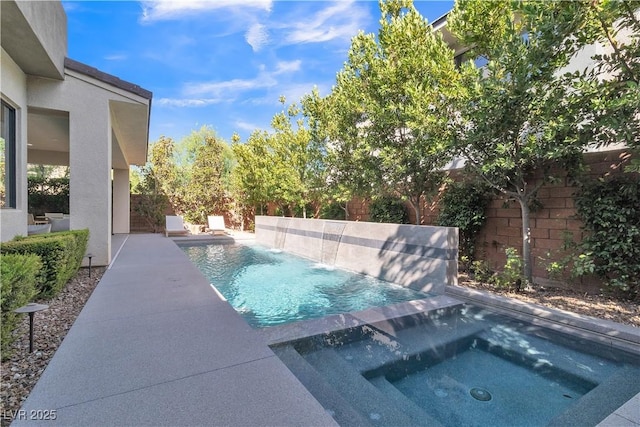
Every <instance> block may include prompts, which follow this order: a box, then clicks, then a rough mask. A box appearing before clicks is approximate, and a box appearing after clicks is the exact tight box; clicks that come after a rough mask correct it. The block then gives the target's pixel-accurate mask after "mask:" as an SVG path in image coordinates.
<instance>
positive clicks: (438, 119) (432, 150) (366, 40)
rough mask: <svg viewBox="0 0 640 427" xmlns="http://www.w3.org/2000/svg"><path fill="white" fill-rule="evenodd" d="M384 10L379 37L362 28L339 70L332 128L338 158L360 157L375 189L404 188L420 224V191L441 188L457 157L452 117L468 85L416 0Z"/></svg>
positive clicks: (397, 1) (427, 193) (423, 194)
mask: <svg viewBox="0 0 640 427" xmlns="http://www.w3.org/2000/svg"><path fill="white" fill-rule="evenodd" d="M380 10H381V14H382V17H381V19H380V29H379V31H378V36H377V38H376V36H375V35H373V34H364V33H360V34H358V35H357V36H356V37H355V38H354V39H353V41H352V45H351V49H350V51H349V59H348V61H347V62H346V63H345V65H344V68H343V69H342V70H341V71H340V72H339V73H338V76H337V83H336V86H335V87H334V90H333V93H332V95H331V96H330V98H329V101H328V102H329V103H330V104H331V111H332V113H333V114H332V116H333V117H330V120H332V122H333V123H335V124H334V125H330V126H328V130H329V131H331V135H330V136H331V140H332V141H335V145H336V151H335V152H336V153H337V154H338V158H339V159H340V160H342V159H345V158H347V157H350V158H351V159H352V160H353V161H355V162H357V163H358V168H357V169H356V171H357V173H358V174H359V175H360V177H361V178H362V179H364V180H365V181H368V182H369V183H371V188H370V192H371V193H373V194H398V195H401V196H402V197H403V198H405V199H406V200H408V201H409V203H410V204H411V206H412V207H413V209H414V212H415V215H416V223H417V224H419V223H420V222H421V199H422V198H430V197H432V196H433V195H434V194H435V193H436V192H437V190H438V189H439V187H440V186H441V184H442V183H443V180H444V178H445V174H444V172H443V169H444V166H445V165H446V164H447V163H448V162H449V161H450V160H451V158H452V156H451V154H450V150H449V147H450V144H451V141H452V134H451V131H450V127H449V126H447V123H448V122H449V121H450V120H451V119H452V115H453V114H454V110H453V108H452V107H453V105H454V104H453V102H452V100H453V99H455V98H457V97H459V96H461V95H462V94H463V93H464V91H463V87H462V86H461V85H460V82H461V73H458V72H456V69H455V64H454V57H453V51H452V50H451V49H450V48H449V46H448V45H447V43H446V42H445V41H444V40H443V39H442V35H441V34H440V33H438V32H434V31H433V29H432V28H431V26H430V25H429V24H428V22H427V21H426V20H425V19H424V18H423V17H422V16H421V15H420V14H419V12H418V11H417V10H416V9H415V7H414V6H413V2H412V1H411V0H388V1H382V2H380ZM351 164H352V163H351V162H347V164H346V165H347V167H349V166H351ZM338 167H339V166H338ZM349 175H350V176H353V172H349Z"/></svg>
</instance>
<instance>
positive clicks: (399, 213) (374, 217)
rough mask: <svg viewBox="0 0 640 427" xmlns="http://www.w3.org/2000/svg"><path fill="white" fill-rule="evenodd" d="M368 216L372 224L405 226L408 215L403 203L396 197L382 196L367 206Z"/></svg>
mask: <svg viewBox="0 0 640 427" xmlns="http://www.w3.org/2000/svg"><path fill="white" fill-rule="evenodd" d="M369 215H370V217H371V221H373V222H388V223H393V224H406V223H407V222H409V215H408V214H407V209H406V208H405V205H404V202H403V201H402V200H400V199H398V198H397V197H393V196H382V197H379V198H376V199H374V200H373V201H372V202H371V204H370V205H369Z"/></svg>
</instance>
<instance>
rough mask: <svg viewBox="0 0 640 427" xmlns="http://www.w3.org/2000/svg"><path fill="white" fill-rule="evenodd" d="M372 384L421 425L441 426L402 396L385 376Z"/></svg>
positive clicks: (373, 379) (372, 381)
mask: <svg viewBox="0 0 640 427" xmlns="http://www.w3.org/2000/svg"><path fill="white" fill-rule="evenodd" d="M369 381H370V382H371V384H373V385H375V386H376V387H377V388H378V389H380V390H381V391H382V392H383V393H384V394H385V395H386V396H387V397H388V398H389V399H391V400H392V401H393V402H395V403H396V404H397V405H398V406H399V407H401V408H402V411H403V412H404V413H405V414H407V415H408V416H409V417H411V418H413V419H414V420H419V422H420V423H422V424H424V425H428V426H439V425H441V424H440V422H439V421H437V420H435V419H434V418H432V417H431V416H430V415H427V414H426V413H425V412H424V410H423V409H422V408H421V407H420V406H418V405H416V404H415V403H413V402H412V401H411V400H410V399H409V398H407V396H405V395H404V394H402V392H401V391H400V390H398V389H397V388H396V387H395V386H394V385H393V384H391V383H390V382H389V381H387V379H386V378H385V377H384V376H379V377H375V378H371V379H370V380H369Z"/></svg>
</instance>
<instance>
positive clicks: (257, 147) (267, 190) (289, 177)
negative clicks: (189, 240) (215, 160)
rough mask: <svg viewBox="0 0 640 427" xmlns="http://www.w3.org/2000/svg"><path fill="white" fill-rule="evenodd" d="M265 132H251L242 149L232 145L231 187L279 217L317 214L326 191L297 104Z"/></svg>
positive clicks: (319, 153) (318, 154)
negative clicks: (273, 207) (271, 207)
mask: <svg viewBox="0 0 640 427" xmlns="http://www.w3.org/2000/svg"><path fill="white" fill-rule="evenodd" d="M281 102H282V103H283V104H284V102H285V100H284V98H281ZM271 127H272V129H273V131H272V132H271V133H269V132H267V131H262V130H256V131H254V132H253V133H252V134H251V135H250V136H249V139H248V140H247V142H246V143H244V144H243V143H241V142H240V141H239V139H237V138H236V140H235V141H234V144H233V151H234V153H235V155H236V157H237V160H238V166H237V168H236V169H235V171H234V179H235V183H236V187H237V188H238V189H239V191H240V193H241V195H242V197H243V198H244V200H245V202H246V203H247V204H249V205H253V206H256V207H257V208H260V207H261V206H263V205H265V204H267V203H269V202H273V203H275V204H277V205H278V207H279V208H280V210H281V211H282V212H283V213H284V212H287V213H288V214H290V215H294V214H295V211H296V209H297V208H298V209H301V210H302V215H303V216H304V217H306V216H307V212H306V208H307V205H311V206H313V207H314V215H317V213H318V212H319V208H320V205H321V202H322V200H323V197H324V194H325V192H324V191H323V190H324V188H325V186H326V183H325V179H324V160H323V159H324V154H323V148H322V143H319V142H317V141H316V140H314V139H313V138H312V137H311V132H310V131H309V129H308V128H307V125H306V123H305V118H304V116H303V115H302V110H301V108H300V107H299V106H298V105H297V104H292V105H290V106H288V107H287V108H286V109H285V110H283V111H281V112H280V113H278V114H276V115H275V116H274V117H273V119H272V121H271Z"/></svg>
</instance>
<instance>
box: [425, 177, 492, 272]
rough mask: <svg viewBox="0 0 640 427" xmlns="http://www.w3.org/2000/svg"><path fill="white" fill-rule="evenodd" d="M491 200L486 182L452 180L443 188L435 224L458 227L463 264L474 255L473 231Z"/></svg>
mask: <svg viewBox="0 0 640 427" xmlns="http://www.w3.org/2000/svg"><path fill="white" fill-rule="evenodd" d="M490 201H491V193H490V191H489V188H488V187H487V186H486V185H483V184H478V183H464V182H454V183H452V184H451V185H449V187H448V188H447V190H446V191H445V193H444V195H443V196H442V200H441V201H440V213H439V215H438V219H437V220H436V224H437V225H440V226H444V227H458V235H459V241H460V243H459V247H460V258H461V260H466V261H467V264H469V263H471V262H472V261H473V259H474V256H473V254H474V252H475V241H476V235H477V234H478V232H479V231H480V230H481V229H482V227H483V226H484V223H485V221H486V220H487V217H486V215H485V210H486V208H487V206H488V205H489V202H490Z"/></svg>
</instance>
